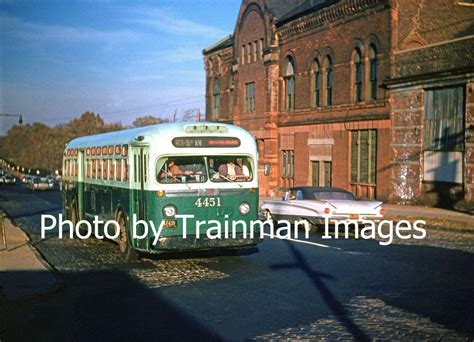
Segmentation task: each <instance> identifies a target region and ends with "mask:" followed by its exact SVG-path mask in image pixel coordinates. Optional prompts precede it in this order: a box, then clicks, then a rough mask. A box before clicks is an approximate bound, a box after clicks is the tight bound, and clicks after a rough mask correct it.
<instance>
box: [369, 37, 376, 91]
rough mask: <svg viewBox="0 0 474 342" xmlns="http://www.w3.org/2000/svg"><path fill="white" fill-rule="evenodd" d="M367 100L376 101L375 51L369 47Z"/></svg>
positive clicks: (373, 47) (372, 46) (371, 46)
mask: <svg viewBox="0 0 474 342" xmlns="http://www.w3.org/2000/svg"><path fill="white" fill-rule="evenodd" d="M369 99H371V100H376V99H377V49H376V48H375V46H374V45H373V44H371V45H370V46H369Z"/></svg>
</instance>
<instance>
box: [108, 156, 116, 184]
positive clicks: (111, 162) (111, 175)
mask: <svg viewBox="0 0 474 342" xmlns="http://www.w3.org/2000/svg"><path fill="white" fill-rule="evenodd" d="M114 171H115V164H114V160H113V159H109V179H110V180H114V178H115V175H114Z"/></svg>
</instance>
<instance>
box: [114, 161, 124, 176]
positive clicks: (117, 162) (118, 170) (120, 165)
mask: <svg viewBox="0 0 474 342" xmlns="http://www.w3.org/2000/svg"><path fill="white" fill-rule="evenodd" d="M115 162H116V164H117V174H116V175H115V179H116V180H118V181H121V180H122V159H117V160H116V161H115Z"/></svg>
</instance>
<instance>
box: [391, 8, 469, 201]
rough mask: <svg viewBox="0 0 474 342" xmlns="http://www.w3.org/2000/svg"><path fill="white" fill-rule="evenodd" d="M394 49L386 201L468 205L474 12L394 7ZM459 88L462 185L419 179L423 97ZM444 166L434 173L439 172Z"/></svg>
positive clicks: (424, 163) (423, 147) (422, 164)
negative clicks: (390, 165) (396, 25)
mask: <svg viewBox="0 0 474 342" xmlns="http://www.w3.org/2000/svg"><path fill="white" fill-rule="evenodd" d="M396 17H397V18H398V19H399V31H398V38H397V39H398V45H397V49H396V50H395V51H394V54H393V77H392V80H390V81H389V82H387V83H388V86H389V88H390V94H391V95H390V98H391V102H392V113H391V116H392V126H393V130H392V142H391V150H392V156H393V162H392V163H393V170H392V174H391V182H390V183H391V185H390V188H391V195H390V200H391V201H394V202H401V203H414V204H425V205H436V206H444V207H455V206H457V205H458V204H459V203H462V202H471V203H472V202H473V200H474V184H473V180H474V179H473V178H472V174H473V162H474V159H473V153H472V152H473V138H472V133H470V132H471V129H470V126H471V123H472V106H473V104H472V102H473V95H472V92H473V88H472V82H473V72H474V39H473V38H474V37H473V36H472V34H473V33H474V26H473V25H472V23H473V22H474V7H473V6H472V4H471V5H466V4H463V3H462V1H459V2H455V1H449V0H434V1H429V2H427V1H420V2H410V1H405V0H400V1H397V6H396ZM455 86H462V87H464V96H463V99H462V102H463V107H464V126H465V130H464V134H463V138H464V152H463V154H462V163H463V165H462V169H461V173H462V175H461V178H462V182H460V183H454V182H446V181H431V180H426V179H425V173H426V171H427V170H428V168H429V167H431V166H430V165H431V164H430V163H429V162H428V161H427V160H424V153H425V150H426V149H427V147H426V145H427V143H426V141H424V140H423V131H424V129H425V128H426V127H425V117H426V115H427V113H425V96H426V92H427V91H429V90H432V89H445V88H449V87H455ZM446 163H448V164H449V161H447V160H446V161H444V162H442V164H439V166H438V167H437V170H435V171H439V172H444V171H443V170H444V169H445V168H446V167H447V165H446Z"/></svg>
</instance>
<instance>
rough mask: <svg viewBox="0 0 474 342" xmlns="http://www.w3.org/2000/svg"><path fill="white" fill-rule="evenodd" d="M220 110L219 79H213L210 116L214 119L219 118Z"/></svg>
mask: <svg viewBox="0 0 474 342" xmlns="http://www.w3.org/2000/svg"><path fill="white" fill-rule="evenodd" d="M220 112H221V95H220V87H219V79H218V78H216V79H214V88H213V92H212V118H213V120H216V119H217V118H219V115H220Z"/></svg>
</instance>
